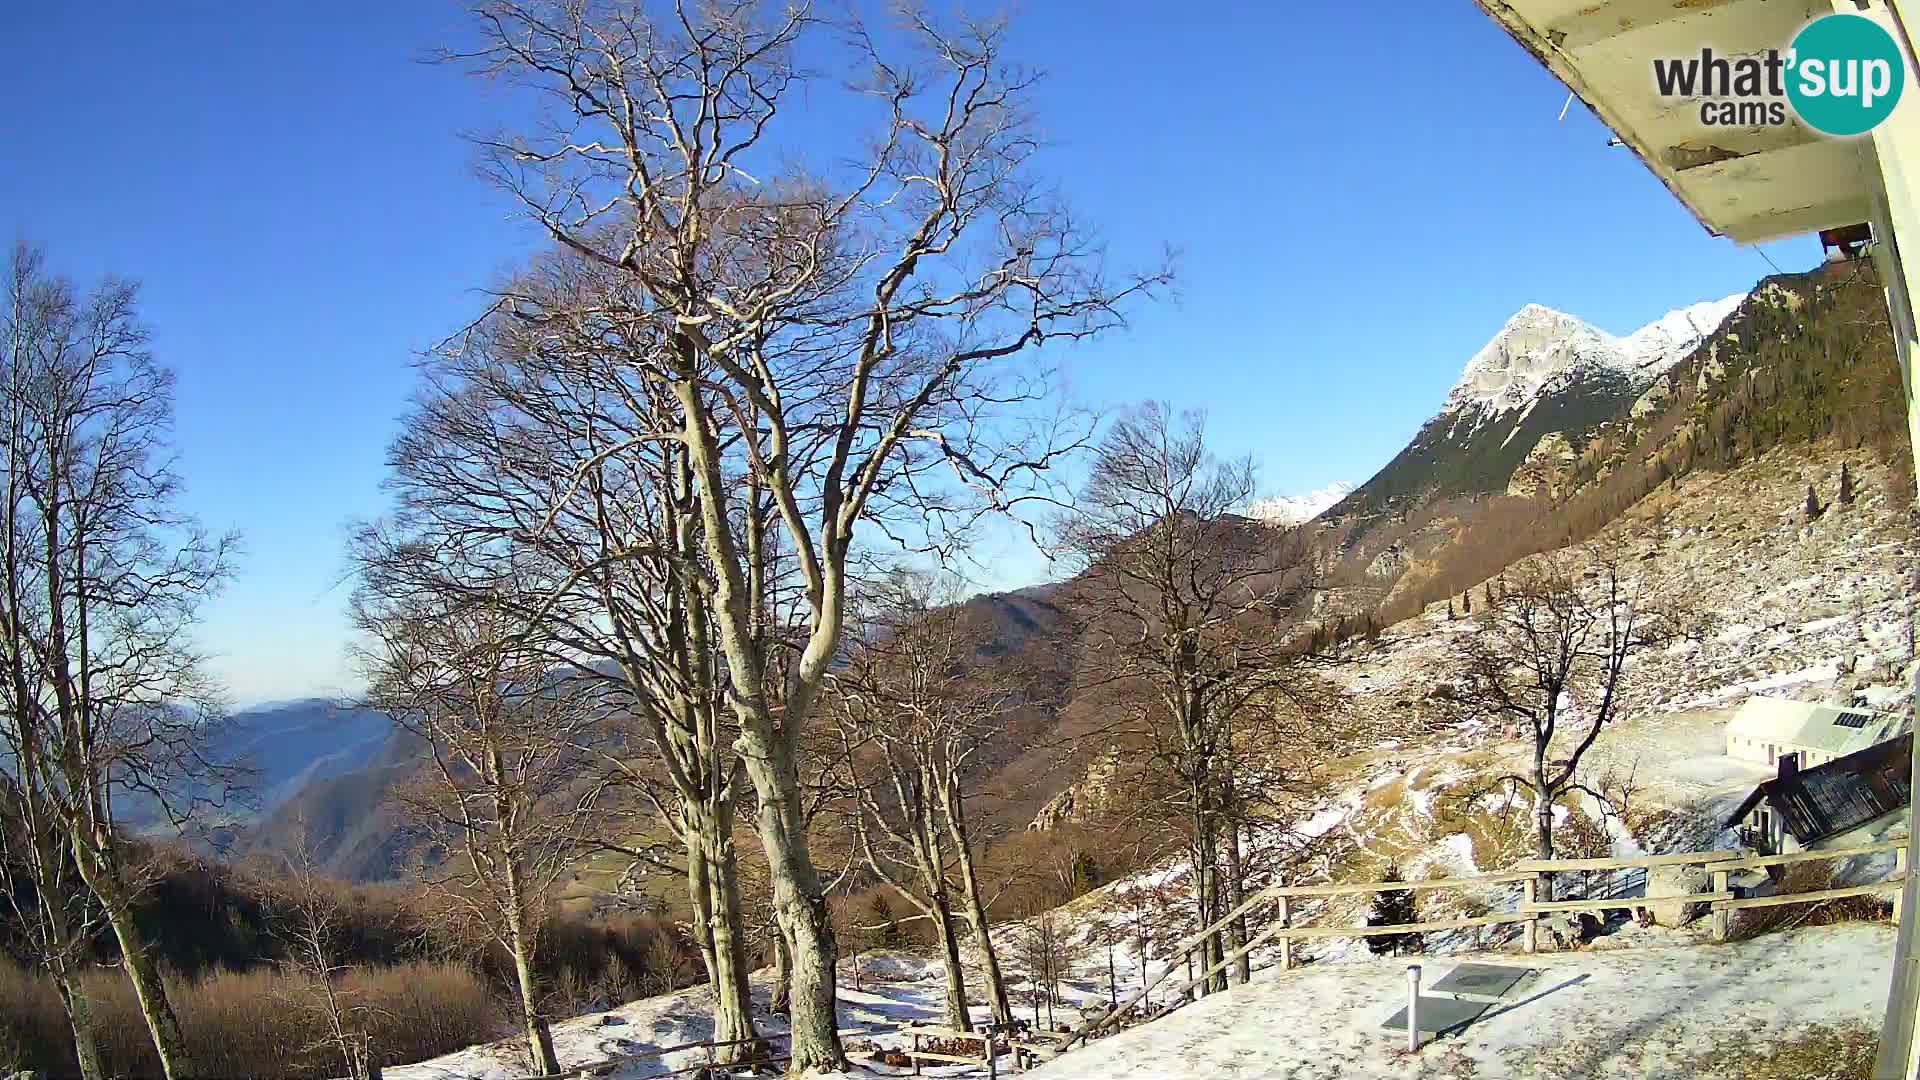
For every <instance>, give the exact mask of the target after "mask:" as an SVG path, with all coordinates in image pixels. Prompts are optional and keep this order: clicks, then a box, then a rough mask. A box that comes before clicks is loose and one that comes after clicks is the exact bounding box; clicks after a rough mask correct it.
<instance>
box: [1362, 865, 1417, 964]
mask: <svg viewBox="0 0 1920 1080" xmlns="http://www.w3.org/2000/svg"><path fill="white" fill-rule="evenodd" d="M1380 880H1382V881H1400V880H1403V879H1402V878H1401V877H1400V868H1399V867H1397V866H1389V867H1387V872H1386V873H1385V874H1383V875H1382V876H1381V878H1380ZM1419 921H1420V916H1419V914H1418V912H1416V911H1415V910H1414V906H1413V890H1411V889H1394V890H1391V891H1388V892H1378V893H1374V894H1373V912H1372V914H1370V915H1368V916H1367V925H1368V926H1403V925H1405V924H1407V923H1412V922H1419ZM1367 948H1368V949H1369V950H1371V951H1372V952H1373V954H1374V955H1375V956H1384V955H1387V954H1389V953H1391V954H1393V955H1395V956H1398V955H1399V954H1400V953H1402V952H1419V951H1420V935H1419V934H1417V933H1416V934H1379V935H1376V936H1374V937H1370V938H1368V939H1367Z"/></svg>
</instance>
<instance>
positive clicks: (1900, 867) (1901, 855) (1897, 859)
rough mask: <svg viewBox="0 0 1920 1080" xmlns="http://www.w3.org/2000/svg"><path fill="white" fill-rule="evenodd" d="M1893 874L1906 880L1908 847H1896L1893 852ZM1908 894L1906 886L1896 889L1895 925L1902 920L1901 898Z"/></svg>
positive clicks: (1894, 895) (1894, 901)
mask: <svg viewBox="0 0 1920 1080" xmlns="http://www.w3.org/2000/svg"><path fill="white" fill-rule="evenodd" d="M1893 876H1894V877H1895V878H1897V879H1901V880H1905V878H1906V876H1907V849H1906V848H1904V847H1903V848H1896V849H1895V850H1894V853H1893ZM1906 894H1907V890H1906V888H1905V887H1904V886H1902V887H1901V888H1900V889H1897V890H1895V891H1894V894H1893V921H1894V924H1895V925H1898V924H1899V922H1900V901H1901V900H1902V899H1903V898H1904V897H1905V896H1906Z"/></svg>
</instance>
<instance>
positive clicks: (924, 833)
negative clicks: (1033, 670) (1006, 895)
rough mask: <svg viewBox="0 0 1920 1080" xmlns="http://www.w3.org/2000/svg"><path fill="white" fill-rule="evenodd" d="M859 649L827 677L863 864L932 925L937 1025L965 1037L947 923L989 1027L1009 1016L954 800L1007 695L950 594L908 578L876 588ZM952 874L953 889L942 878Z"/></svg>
mask: <svg viewBox="0 0 1920 1080" xmlns="http://www.w3.org/2000/svg"><path fill="white" fill-rule="evenodd" d="M871 591H872V592H873V594H874V595H873V596H872V598H871V600H870V607H871V611H870V612H869V616H868V618H867V619H866V620H865V625H864V626H863V628H862V630H863V638H864V640H863V641H862V643H861V645H860V646H859V647H858V648H857V649H855V650H853V653H852V655H851V656H850V657H849V659H848V662H847V664H846V666H845V667H844V668H843V669H842V670H841V671H839V672H838V673H836V674H835V676H834V683H833V685H834V691H835V693H834V694H833V698H832V700H833V703H834V706H835V708H834V712H835V715H836V717H837V719H838V721H839V726H840V734H841V739H842V741H843V743H844V745H845V748H846V749H845V751H844V753H845V756H846V758H847V761H848V762H849V766H850V768H851V769H852V770H853V779H854V782H853V784H852V785H851V789H852V791H853V792H854V793H855V794H856V797H857V800H858V806H857V808H856V809H855V811H854V813H853V814H852V820H853V823H854V828H855V831H856V833H857V834H858V836H859V840H860V844H861V851H862V854H863V856H864V857H865V859H866V863H867V866H868V868H869V869H870V870H872V872H873V873H874V874H875V875H877V876H878V877H879V878H880V880H882V881H883V882H885V883H886V884H887V885H889V886H890V887H892V888H893V890H894V891H895V892H897V893H899V894H900V895H901V896H902V897H904V898H905V899H906V900H907V901H908V902H909V903H911V904H912V905H913V906H914V907H915V908H916V909H918V910H919V911H920V913H921V915H922V916H923V917H925V918H926V919H927V920H928V921H929V922H931V923H932V924H933V927H934V930H935V933H936V935H937V939H938V941H939V943H940V952H941V959H942V961H943V963H944V964H945V966H946V977H947V1003H946V1007H947V1022H948V1023H949V1024H950V1025H952V1026H954V1027H957V1028H959V1029H960V1030H962V1031H970V1030H972V1022H971V1019H970V1018H969V1016H968V1013H967V998H966V977H965V973H964V969H963V968H962V966H961V963H960V939H959V935H958V933H957V929H958V928H957V925H956V924H957V923H958V922H960V921H961V920H962V919H964V920H965V922H966V923H967V925H968V926H969V928H970V929H971V931H972V935H973V941H974V945H975V948H977V949H978V950H979V953H980V957H981V963H982V966H983V967H984V969H985V973H986V978H987V995H988V1002H989V1003H990V1004H991V1006H992V1008H993V1015H994V1020H995V1021H996V1022H998V1023H1002V1024H1004V1023H1007V1022H1009V1021H1011V1020H1012V1019H1013V1016H1012V1009H1011V1006H1010V1005H1009V1003H1008V1001H1007V992H1006V984H1005V982H1004V980H1003V979H1002V977H1001V973H1000V958H999V954H998V952H997V951H996V949H995V946H994V942H993V937H992V934H991V933H990V930H991V924H990V922H989V920H988V918H987V912H986V904H985V902H984V900H983V898H982V896H981V892H980V878H979V873H978V870H977V865H976V862H975V857H974V856H975V852H974V842H973V837H972V835H971V834H970V831H969V829H968V824H967V817H966V812H965V802H966V798H967V794H968V792H967V790H966V779H967V776H968V772H969V770H970V769H971V768H973V767H974V766H975V765H976V764H977V756H978V754H979V753H980V751H981V750H982V749H983V748H984V747H985V745H986V743H987V741H988V740H989V739H990V738H991V737H992V735H993V734H994V732H995V731H996V730H998V728H999V726H1000V725H1001V724H1002V723H1003V722H1004V718H1005V714H1006V712H1007V711H1008V709H1009V708H1010V706H1011V705H1012V704H1013V702H1014V699H1015V697H1016V694H1017V690H1016V688H1015V687H1013V686H1011V685H1009V684H1008V683H1007V682H1006V681H1005V680H1003V679H998V678H995V677H993V675H992V674H991V673H990V672H987V671H985V670H984V669H983V667H982V665H980V664H979V663H978V662H977V660H978V658H977V656H976V655H975V650H976V647H977V645H978V643H979V642H980V640H981V639H980V635H979V629H978V628H977V627H974V626H971V625H970V624H969V620H968V616H967V612H966V609H965V608H964V607H963V606H962V605H961V603H960V601H961V599H962V597H961V596H960V594H959V592H958V589H957V588H956V587H953V585H952V583H946V584H945V586H944V587H943V585H942V584H940V583H936V582H934V581H931V580H928V579H926V578H925V577H923V576H920V575H916V574H911V573H899V574H895V575H893V576H891V577H890V578H888V579H886V580H884V581H881V582H878V583H876V584H875V585H874V586H873V587H872V590H871ZM956 872H957V873H958V878H959V880H958V881H957V882H956V881H954V880H953V875H954V874H955V873H956Z"/></svg>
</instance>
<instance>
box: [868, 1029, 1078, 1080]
mask: <svg viewBox="0 0 1920 1080" xmlns="http://www.w3.org/2000/svg"><path fill="white" fill-rule="evenodd" d="M898 1033H899V1034H903V1035H911V1036H912V1037H913V1044H912V1048H911V1049H909V1050H904V1051H901V1052H902V1053H904V1054H906V1055H907V1056H908V1057H910V1058H912V1059H913V1073H914V1075H915V1076H918V1075H920V1063H921V1062H922V1061H934V1062H943V1063H947V1064H959V1065H980V1066H984V1067H985V1068H986V1070H987V1076H988V1077H989V1078H992V1077H997V1076H999V1075H1000V1054H999V1053H998V1048H999V1046H1000V1044H1003V1043H1004V1044H1005V1045H1006V1047H1007V1049H1008V1050H1009V1051H1010V1053H1009V1054H1008V1055H1007V1056H1008V1057H1009V1058H1010V1059H1011V1064H1012V1069H1011V1070H1010V1071H1012V1072H1025V1071H1026V1070H1028V1069H1030V1068H1032V1067H1033V1066H1035V1065H1038V1064H1039V1063H1040V1062H1042V1061H1045V1060H1047V1059H1048V1058H1051V1057H1054V1056H1055V1055H1057V1054H1058V1053H1059V1052H1060V1050H1061V1047H1059V1046H1055V1045H1053V1044H1041V1043H1037V1042H1031V1041H1022V1040H1017V1039H1013V1038H1001V1037H1000V1033H998V1032H994V1031H992V1030H988V1031H958V1030H955V1029H953V1028H943V1027H925V1026H921V1025H918V1024H914V1025H909V1026H907V1027H904V1028H901V1029H900V1030H899V1032H898ZM922 1038H935V1039H946V1040H948V1041H954V1040H965V1041H973V1042H978V1043H979V1044H980V1056H979V1057H962V1056H960V1055H958V1054H947V1053H941V1052H936V1051H930V1050H922V1049H920V1040H921V1039H922Z"/></svg>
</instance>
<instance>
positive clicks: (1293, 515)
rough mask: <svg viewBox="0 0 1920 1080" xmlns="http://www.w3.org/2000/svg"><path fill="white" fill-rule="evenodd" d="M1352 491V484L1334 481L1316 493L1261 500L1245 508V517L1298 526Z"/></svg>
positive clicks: (1315, 516)
mask: <svg viewBox="0 0 1920 1080" xmlns="http://www.w3.org/2000/svg"><path fill="white" fill-rule="evenodd" d="M1352 491H1353V485H1352V484H1349V483H1347V482H1346V481H1344V480H1335V481H1334V482H1333V483H1331V484H1328V485H1327V486H1326V487H1323V488H1321V489H1320V490H1318V491H1309V492H1307V493H1306V494H1304V495H1280V496H1277V497H1275V498H1271V499H1261V500H1260V501H1259V502H1256V503H1254V504H1253V505H1252V506H1249V507H1247V516H1248V517H1251V518H1257V519H1259V520H1261V521H1267V522H1272V523H1273V524H1275V525H1299V524H1302V523H1304V522H1308V521H1312V520H1313V519H1314V518H1317V517H1319V516H1320V515H1321V514H1323V513H1325V512H1326V511H1327V509H1328V508H1329V507H1331V506H1333V504H1334V503H1337V502H1339V501H1340V500H1341V499H1344V498H1346V497H1347V496H1348V495H1349V494H1351V493H1352Z"/></svg>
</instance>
